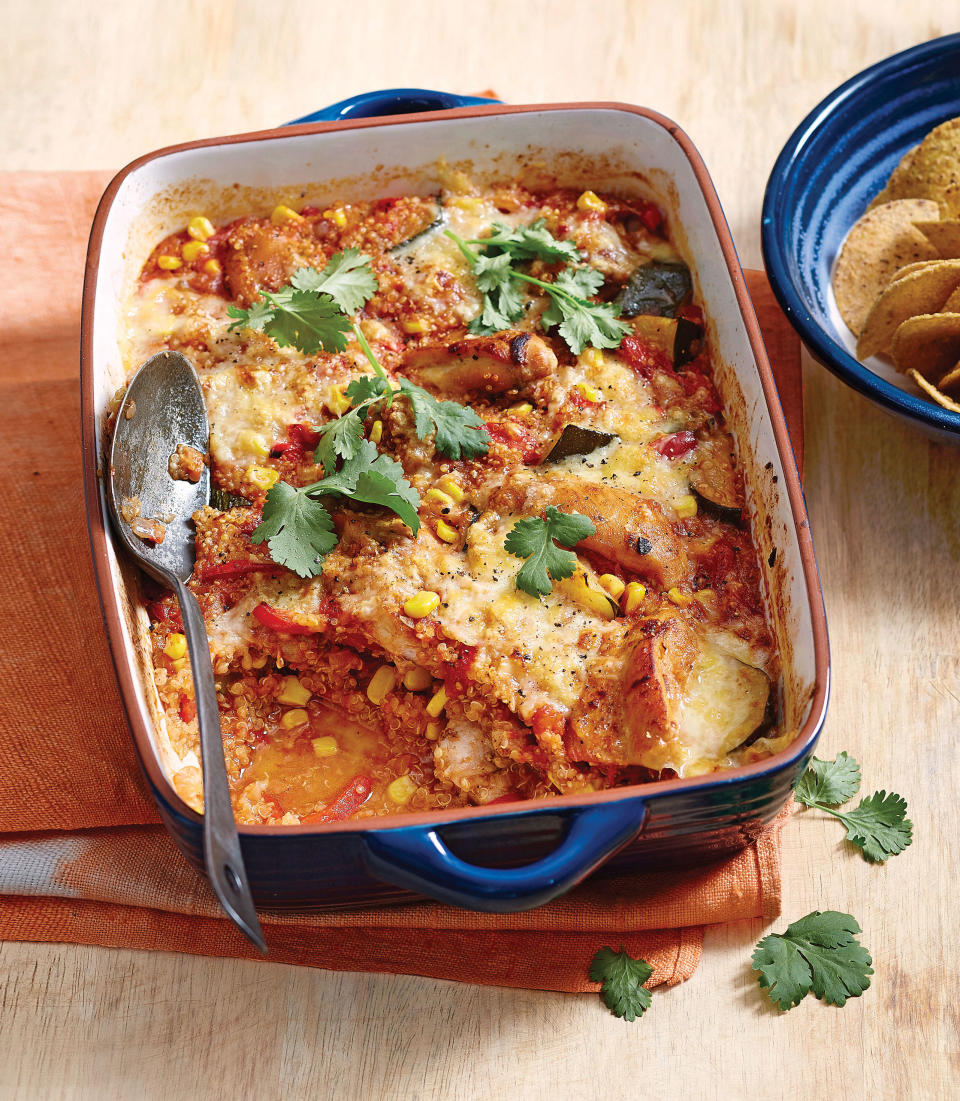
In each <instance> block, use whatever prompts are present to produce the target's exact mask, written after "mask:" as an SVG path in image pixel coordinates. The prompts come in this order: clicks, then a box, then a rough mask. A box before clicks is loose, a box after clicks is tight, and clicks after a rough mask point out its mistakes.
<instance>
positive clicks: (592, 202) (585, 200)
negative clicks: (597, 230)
mask: <svg viewBox="0 0 960 1101" xmlns="http://www.w3.org/2000/svg"><path fill="white" fill-rule="evenodd" d="M577 209H578V210H593V211H596V212H597V213H598V214H603V213H604V211H605V210H606V209H607V204H606V203H605V202H604V201H603V199H601V198H600V196H599V195H597V194H596V193H595V192H593V191H584V193H583V194H582V195H581V196H580V198H579V199H577Z"/></svg>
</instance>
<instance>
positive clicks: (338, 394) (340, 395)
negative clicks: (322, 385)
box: [324, 385, 352, 417]
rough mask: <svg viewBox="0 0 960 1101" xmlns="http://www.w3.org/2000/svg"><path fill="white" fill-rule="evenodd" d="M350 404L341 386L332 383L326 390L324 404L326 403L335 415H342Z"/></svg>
mask: <svg viewBox="0 0 960 1101" xmlns="http://www.w3.org/2000/svg"><path fill="white" fill-rule="evenodd" d="M351 404H352V403H351V401H350V399H349V398H348V397H347V395H346V394H345V393H344V392H343V387H342V386H336V385H334V386H331V387H330V389H329V390H328V391H327V399H326V401H325V402H324V405H326V407H327V408H328V409H329V410H330V412H331V413H333V415H334V416H335V417H342V416H343V414H344V413H346V411H347V410H348V409H349V408H350V406H351Z"/></svg>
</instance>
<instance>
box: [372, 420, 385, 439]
mask: <svg viewBox="0 0 960 1101" xmlns="http://www.w3.org/2000/svg"><path fill="white" fill-rule="evenodd" d="M382 438H383V421H374V422H373V424H371V425H370V442H371V443H379V442H380V440H381V439H382Z"/></svg>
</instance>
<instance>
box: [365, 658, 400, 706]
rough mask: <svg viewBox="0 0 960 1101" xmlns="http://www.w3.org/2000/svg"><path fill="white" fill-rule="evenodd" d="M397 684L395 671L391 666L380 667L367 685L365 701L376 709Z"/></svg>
mask: <svg viewBox="0 0 960 1101" xmlns="http://www.w3.org/2000/svg"><path fill="white" fill-rule="evenodd" d="M396 683H397V670H396V669H395V668H394V666H392V665H381V666H380V668H379V669H378V670H377V671H376V672H375V673H374V674H373V676H372V677H371V678H370V683H369V684H368V685H367V699H368V700H369V701H370V702H371V703H373V704H376V705H377V706H378V707H379V705H380V704H381V703H383V701H384V699H385V698H386V695H387V693H388V692H392V691H393V686H394V685H395V684H396Z"/></svg>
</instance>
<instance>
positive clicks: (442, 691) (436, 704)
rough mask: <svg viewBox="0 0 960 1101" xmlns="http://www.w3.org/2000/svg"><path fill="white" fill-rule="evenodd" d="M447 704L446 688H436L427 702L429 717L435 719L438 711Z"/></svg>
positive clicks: (438, 714) (438, 713)
mask: <svg viewBox="0 0 960 1101" xmlns="http://www.w3.org/2000/svg"><path fill="white" fill-rule="evenodd" d="M446 706H447V690H446V688H443V687H441V688H438V689H437V691H436V692H434V694H433V697H432V698H431V700H430V702H429V703H428V704H427V714H428V715H429V716H430V718H431V719H436V718H438V717H439V716H440V712H441V711H443V709H444V708H445V707H446Z"/></svg>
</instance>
